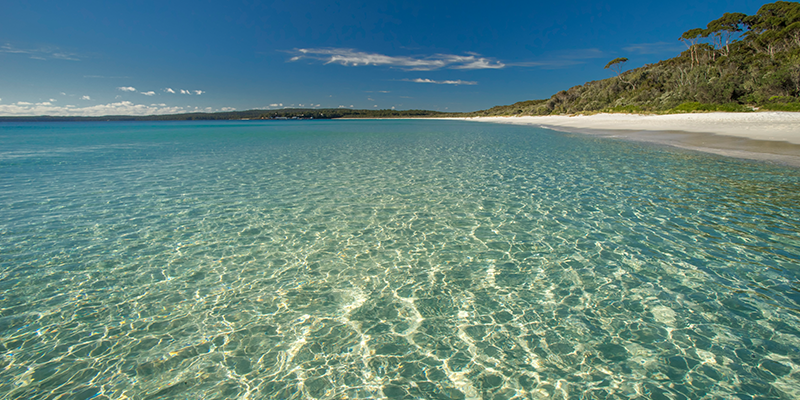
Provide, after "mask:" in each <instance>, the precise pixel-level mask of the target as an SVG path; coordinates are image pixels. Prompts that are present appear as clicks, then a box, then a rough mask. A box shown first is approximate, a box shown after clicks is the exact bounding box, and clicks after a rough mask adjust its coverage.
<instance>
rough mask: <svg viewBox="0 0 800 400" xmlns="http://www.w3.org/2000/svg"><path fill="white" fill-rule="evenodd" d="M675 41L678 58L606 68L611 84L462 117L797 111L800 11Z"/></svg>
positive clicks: (723, 20) (769, 13)
mask: <svg viewBox="0 0 800 400" xmlns="http://www.w3.org/2000/svg"><path fill="white" fill-rule="evenodd" d="M679 40H681V41H682V42H684V43H685V44H686V46H687V50H686V51H684V52H683V53H682V54H680V55H679V56H678V57H675V58H672V59H669V60H665V61H661V62H659V63H657V64H651V65H645V66H643V67H641V68H636V69H633V70H630V71H623V70H622V66H623V65H624V63H625V62H626V61H627V58H624V57H620V58H617V59H614V60H612V61H611V62H609V63H608V64H607V65H606V68H607V69H612V70H614V72H615V73H616V75H617V76H616V77H614V78H610V79H605V80H601V81H593V82H588V83H586V84H584V85H580V86H575V87H573V88H570V89H569V90H564V91H561V92H558V93H556V94H555V95H553V96H552V97H550V98H549V99H547V100H535V101H527V102H522V103H515V104H512V105H509V106H499V107H494V108H492V109H489V110H485V111H477V112H474V113H469V114H466V115H467V116H485V115H550V114H578V113H584V114H586V113H589V114H590V113H596V112H627V113H672V112H708V111H753V110H755V109H758V110H776V111H800V3H797V2H787V1H778V2H775V3H770V4H765V5H764V6H762V7H761V8H760V9H759V10H758V12H757V13H756V14H755V15H750V16H748V15H745V14H742V13H725V14H724V15H723V16H722V17H720V18H719V19H717V20H714V21H711V22H709V23H708V25H707V27H706V28H695V29H691V30H689V31H687V32H685V33H684V34H683V35H682V36H681V37H680V38H679Z"/></svg>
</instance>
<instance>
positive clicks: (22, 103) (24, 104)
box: [17, 101, 33, 106]
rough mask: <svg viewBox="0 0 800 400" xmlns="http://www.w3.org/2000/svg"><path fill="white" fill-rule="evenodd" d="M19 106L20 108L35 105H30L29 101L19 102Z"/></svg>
mask: <svg viewBox="0 0 800 400" xmlns="http://www.w3.org/2000/svg"><path fill="white" fill-rule="evenodd" d="M17 105H18V106H31V105H33V103H28V102H27V101H18V102H17Z"/></svg>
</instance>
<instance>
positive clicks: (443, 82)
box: [403, 78, 478, 85]
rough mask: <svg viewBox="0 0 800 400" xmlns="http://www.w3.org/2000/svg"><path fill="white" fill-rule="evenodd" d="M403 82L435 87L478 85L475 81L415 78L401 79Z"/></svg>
mask: <svg viewBox="0 0 800 400" xmlns="http://www.w3.org/2000/svg"><path fill="white" fill-rule="evenodd" d="M403 81H406V82H414V83H435V84H437V85H477V84H478V82H475V81H462V80H460V79H459V80H457V81H435V80H433V79H422V78H417V79H403Z"/></svg>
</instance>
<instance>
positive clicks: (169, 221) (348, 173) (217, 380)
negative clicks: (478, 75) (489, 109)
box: [0, 120, 800, 399]
mask: <svg viewBox="0 0 800 400" xmlns="http://www.w3.org/2000/svg"><path fill="white" fill-rule="evenodd" d="M799 397H800V170H798V169H793V168H786V167H782V166H780V165H773V164H768V163H758V162H749V161H743V160H737V159H733V158H724V157H720V156H714V155H708V154H702V153H697V152H692V151H687V150H680V149H674V148H669V147H662V146H657V145H648V144H642V143H635V142H627V141H621V140H613V139H607V138H606V139H603V138H596V137H592V136H586V135H577V134H568V133H560V132H555V131H550V130H545V129H540V128H533V127H525V126H508V125H493V124H485V123H474V122H466V121H432V120H369V121H368V120H350V121H344V120H342V121H279V122H276V121H267V122H260V121H226V122H135V123H134V122H131V123H125V122H92V123H80V122H69V123H3V124H0V399H22V398H25V399H306V398H317V399H353V398H359V399H371V398H390V399H400V398H408V399H617V398H619V399H623V398H626V399H627V398H635V399H700V398H704V399H736V398H738V399H756V398H758V399H789V398H799Z"/></svg>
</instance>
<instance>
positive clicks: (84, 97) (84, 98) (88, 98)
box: [81, 96, 92, 100]
mask: <svg viewBox="0 0 800 400" xmlns="http://www.w3.org/2000/svg"><path fill="white" fill-rule="evenodd" d="M91 99H92V98H91V97H89V96H81V100H91Z"/></svg>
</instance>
